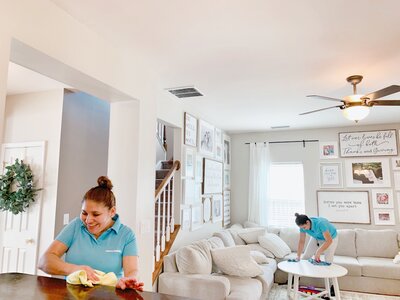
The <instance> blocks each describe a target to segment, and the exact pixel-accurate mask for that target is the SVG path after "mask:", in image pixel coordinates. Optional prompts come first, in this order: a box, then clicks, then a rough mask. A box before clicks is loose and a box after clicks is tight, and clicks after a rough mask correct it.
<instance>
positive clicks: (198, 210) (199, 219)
mask: <svg viewBox="0 0 400 300" xmlns="http://www.w3.org/2000/svg"><path fill="white" fill-rule="evenodd" d="M191 212H192V213H191V225H190V231H193V230H196V229H199V228H200V227H201V226H203V205H202V204H197V205H192V206H191Z"/></svg>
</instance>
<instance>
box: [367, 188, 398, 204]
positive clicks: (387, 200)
mask: <svg viewBox="0 0 400 300" xmlns="http://www.w3.org/2000/svg"><path fill="white" fill-rule="evenodd" d="M371 198H372V199H371V200H372V207H373V208H394V200H393V192H392V190H389V189H382V190H372V191H371Z"/></svg>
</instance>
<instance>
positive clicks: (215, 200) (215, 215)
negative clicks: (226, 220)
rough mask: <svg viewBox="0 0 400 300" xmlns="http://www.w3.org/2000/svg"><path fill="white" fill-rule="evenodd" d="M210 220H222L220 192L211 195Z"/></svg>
mask: <svg viewBox="0 0 400 300" xmlns="http://www.w3.org/2000/svg"><path fill="white" fill-rule="evenodd" d="M211 207H212V222H213V223H216V222H219V221H222V218H223V215H222V212H223V199H222V194H216V195H212V205H211Z"/></svg>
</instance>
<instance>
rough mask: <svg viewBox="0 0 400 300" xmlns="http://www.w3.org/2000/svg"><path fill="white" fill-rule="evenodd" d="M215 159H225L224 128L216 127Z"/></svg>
mask: <svg viewBox="0 0 400 300" xmlns="http://www.w3.org/2000/svg"><path fill="white" fill-rule="evenodd" d="M214 140H215V159H216V160H218V161H222V160H223V159H224V147H223V144H222V130H221V129H219V128H215V139H214Z"/></svg>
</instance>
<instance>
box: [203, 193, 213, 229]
mask: <svg viewBox="0 0 400 300" xmlns="http://www.w3.org/2000/svg"><path fill="white" fill-rule="evenodd" d="M211 208H212V205H211V196H206V197H204V198H203V221H204V223H208V222H210V221H211V216H212V209H211Z"/></svg>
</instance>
